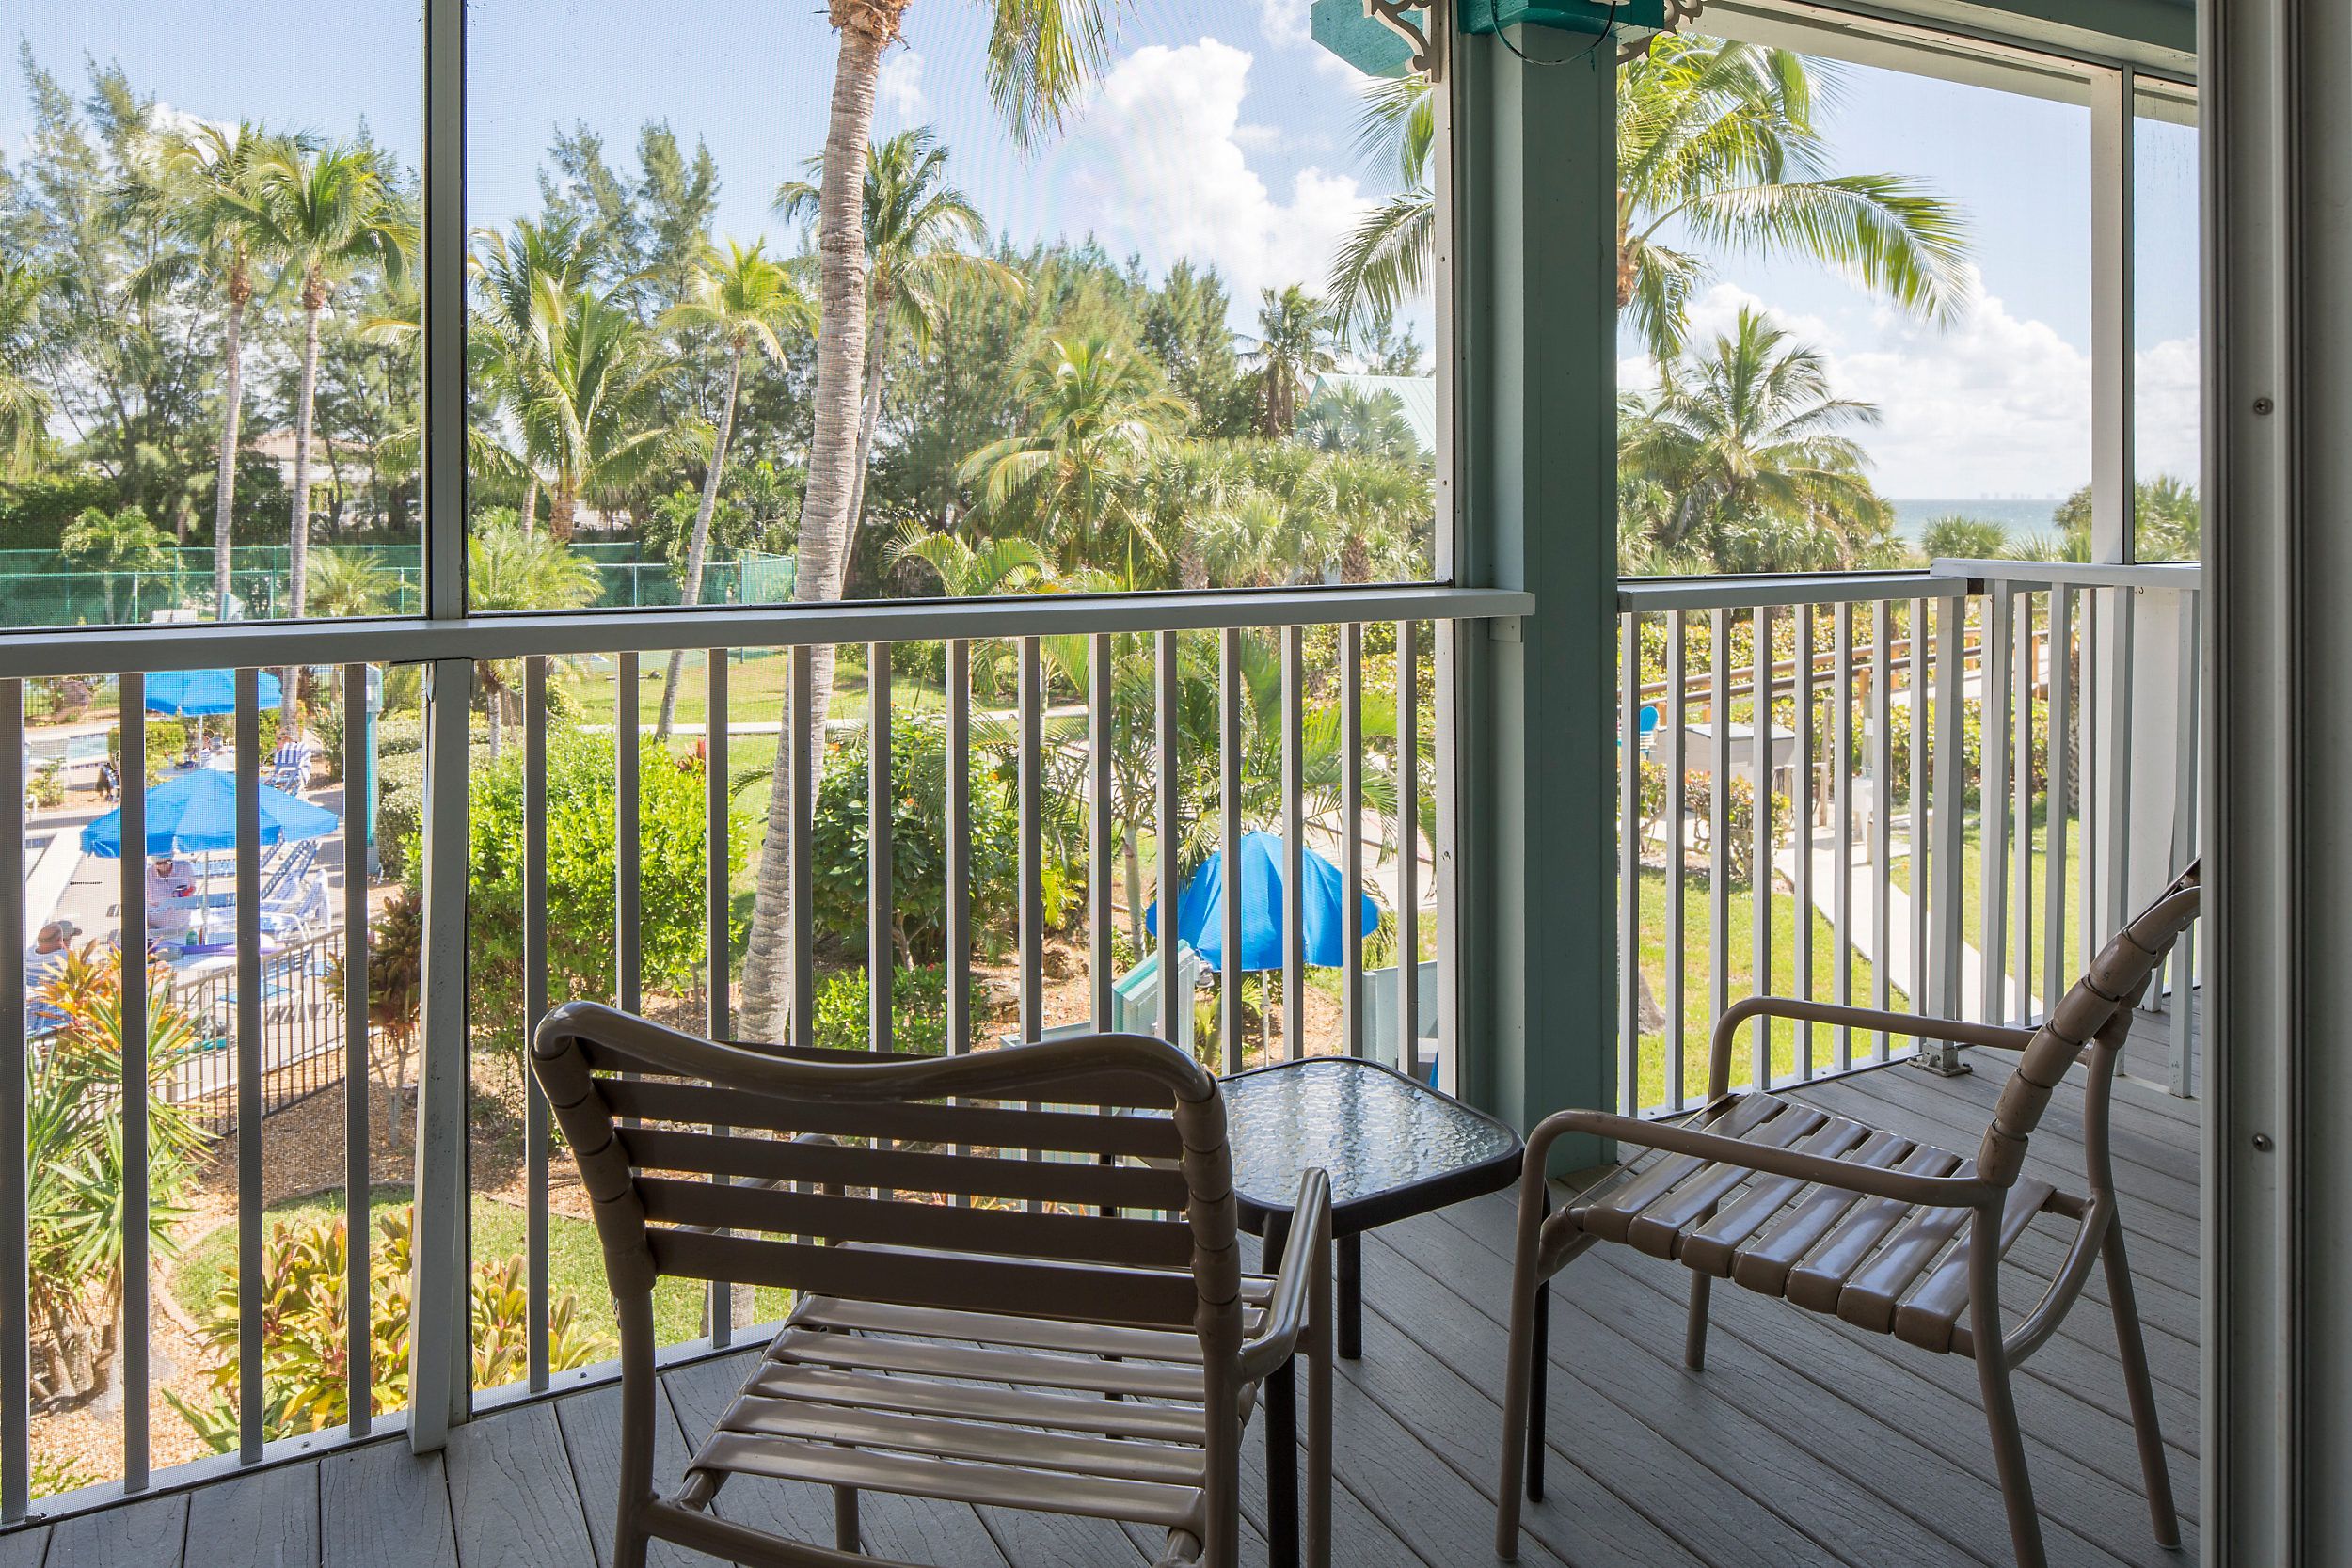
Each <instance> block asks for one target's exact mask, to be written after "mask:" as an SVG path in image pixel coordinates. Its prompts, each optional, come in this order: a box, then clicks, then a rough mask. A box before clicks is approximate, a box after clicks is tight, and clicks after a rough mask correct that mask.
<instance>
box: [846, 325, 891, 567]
mask: <svg viewBox="0 0 2352 1568" xmlns="http://www.w3.org/2000/svg"><path fill="white" fill-rule="evenodd" d="M889 307H890V302H889V301H888V300H878V301H876V302H875V307H874V312H873V319H872V321H871V323H870V325H867V327H866V386H865V388H864V396H863V405H862V406H861V407H860V408H859V410H858V424H857V471H856V476H855V478H854V479H852V480H851V482H850V528H851V529H853V530H854V529H856V528H857V527H859V526H860V525H861V524H863V523H864V522H865V521H866V472H867V470H868V468H869V467H871V465H872V464H873V461H874V432H875V431H876V430H877V429H879V428H880V427H881V425H882V354H883V348H884V344H885V342H886V341H887V340H888V338H889V336H890V332H889V328H888V327H887V326H886V325H884V323H883V319H882V312H883V311H884V310H886V309H889Z"/></svg>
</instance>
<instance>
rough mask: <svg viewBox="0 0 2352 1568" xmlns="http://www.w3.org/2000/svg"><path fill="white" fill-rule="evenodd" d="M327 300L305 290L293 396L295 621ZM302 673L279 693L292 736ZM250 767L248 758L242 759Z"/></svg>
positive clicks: (289, 566) (291, 669)
mask: <svg viewBox="0 0 2352 1568" xmlns="http://www.w3.org/2000/svg"><path fill="white" fill-rule="evenodd" d="M325 308H326V300H325V299H324V298H322V297H321V296H320V295H319V293H317V292H316V290H315V288H310V289H305V290H304V291H303V295H302V385H301V388H300V389H299V390H298V391H297V392H296V393H295V394H294V519H293V523H292V525H291V526H290V528H289V529H288V531H287V535H286V540H287V550H286V575H287V576H288V578H291V579H292V580H291V581H289V582H288V583H287V585H286V586H287V590H288V593H289V595H290V599H291V604H292V609H291V610H290V611H289V613H290V614H291V615H292V616H293V617H294V619H295V620H297V621H298V620H300V619H301V618H302V606H303V599H302V594H303V579H304V578H305V577H306V576H307V575H308V574H309V572H310V420H311V416H312V413H313V412H314V408H315V405H316V404H317V401H318V388H319V312H320V311H321V310H322V309H325ZM300 673H301V668H300V666H298V665H291V664H290V665H288V666H287V667H286V672H285V673H284V674H283V675H282V676H280V677H279V679H280V680H281V681H283V683H284V689H283V690H281V691H280V692H279V693H278V724H279V726H280V728H281V729H282V730H283V731H284V732H285V733H288V734H291V733H293V726H294V702H295V690H294V688H295V685H296V680H295V677H296V676H297V675H299V674H300ZM240 760H241V761H242V762H243V763H244V765H245V766H248V767H249V766H251V760H252V759H249V758H246V759H240Z"/></svg>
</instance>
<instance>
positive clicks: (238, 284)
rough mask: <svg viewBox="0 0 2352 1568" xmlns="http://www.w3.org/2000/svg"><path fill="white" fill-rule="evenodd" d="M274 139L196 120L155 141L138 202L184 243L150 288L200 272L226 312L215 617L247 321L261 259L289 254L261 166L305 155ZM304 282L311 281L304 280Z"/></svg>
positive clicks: (224, 615) (227, 539) (221, 601)
mask: <svg viewBox="0 0 2352 1568" xmlns="http://www.w3.org/2000/svg"><path fill="white" fill-rule="evenodd" d="M302 145H304V144H302V143H300V142H288V141H285V140H281V139H278V138H273V137H271V136H270V135H268V134H267V133H265V132H263V131H262V129H261V128H260V127H259V126H257V125H254V124H252V123H251V122H249V121H246V122H240V123H239V124H237V125H235V126H233V127H232V126H225V125H216V124H213V123H211V122H208V121H198V122H197V123H196V124H194V125H193V126H190V127H187V128H185V129H179V130H174V131H172V132H171V133H169V134H168V135H165V136H163V137H161V138H159V139H158V140H157V141H156V143H155V145H154V146H153V148H152V149H151V152H150V156H149V159H148V161H147V163H148V167H147V169H146V171H145V173H146V178H145V179H144V180H143V181H142V182H141V189H142V194H143V195H144V196H145V197H146V198H149V199H152V200H154V201H156V202H157V203H158V204H159V205H160V207H161V209H162V214H163V219H164V222H165V224H166V225H167V227H168V228H169V229H170V230H172V231H173V232H174V233H176V234H177V235H179V236H180V237H181V238H183V240H185V241H187V242H188V245H189V246H190V247H191V248H189V249H186V250H167V251H164V252H162V253H161V254H160V255H159V256H158V258H157V260H156V261H153V262H151V263H150V264H149V266H148V267H147V268H145V269H143V277H142V282H143V283H144V284H145V285H146V286H147V287H149V288H153V287H156V286H158V285H160V284H164V283H168V282H173V281H177V280H178V277H179V276H180V275H182V274H183V273H186V272H189V271H197V272H200V273H201V274H202V275H204V276H205V277H207V279H208V280H209V281H211V282H212V283H213V284H214V285H215V287H216V288H217V289H218V290H219V291H220V298H221V303H222V305H223V306H224V307H225V309H224V311H223V314H222V318H221V329H220V356H221V362H220V454H219V460H218V462H217V464H216V465H215V470H214V476H213V598H214V606H215V611H214V612H215V614H216V615H218V616H219V617H220V618H221V619H223V620H226V619H228V617H229V612H230V592H229V578H230V559H231V557H230V548H231V541H232V537H233V534H234V531H235V530H234V524H235V520H236V506H237V451H238V440H239V432H240V431H241V429H242V428H243V420H244V415H245V317H246V309H247V308H248V307H249V306H250V305H251V304H252V302H253V296H254V292H255V287H256V279H255V277H254V270H255V265H256V263H257V261H262V260H265V259H268V258H271V257H274V256H276V255H278V254H279V253H280V252H281V250H282V249H283V245H282V243H281V242H282V240H283V239H284V235H283V234H282V233H281V232H280V231H279V230H278V223H277V218H276V216H275V215H274V214H272V213H271V212H270V211H269V210H268V208H267V207H266V205H265V198H264V193H263V189H262V179H261V174H262V168H263V166H264V165H265V163H267V162H269V161H272V160H282V158H283V157H284V156H285V154H286V153H288V152H289V151H292V150H296V149H298V148H299V147H301V146H302ZM306 281H307V279H306Z"/></svg>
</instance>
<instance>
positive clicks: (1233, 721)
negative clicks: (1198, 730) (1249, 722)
mask: <svg viewBox="0 0 2352 1568" xmlns="http://www.w3.org/2000/svg"><path fill="white" fill-rule="evenodd" d="M1241 638H1242V634H1241V631H1240V630H1239V628H1237V627H1233V626H1228V627H1226V628H1225V632H1224V635H1223V636H1222V637H1220V638H1219V639H1218V640H1217V658H1216V704H1217V714H1216V745H1217V769H1218V772H1217V804H1218V807H1219V811H1220V817H1219V821H1218V824H1217V827H1218V832H1217V843H1218V845H1219V847H1221V848H1222V850H1223V852H1224V855H1225V860H1224V873H1225V898H1224V907H1223V908H1222V910H1220V911H1219V915H1220V917H1221V924H1220V926H1219V928H1218V931H1217V940H1218V943H1219V946H1220V948H1221V952H1220V953H1219V955H1218V958H1219V962H1218V966H1217V990H1218V993H1219V995H1220V997H1221V999H1222V1002H1223V1005H1222V1006H1219V1007H1218V1008H1217V1022H1218V1026H1219V1030H1220V1032H1221V1033H1222V1034H1223V1036H1224V1041H1225V1070H1226V1071H1227V1072H1239V1071H1240V1070H1241V1069H1242V1065H1243V1060H1244V1056H1245V1051H1244V1046H1245V1041H1244V1040H1243V1038H1242V1023H1243V1019H1242V1007H1241V986H1242V967H1241V895H1240V889H1241V787H1242V786H1241V763H1242V756H1241V747H1242V741H1241Z"/></svg>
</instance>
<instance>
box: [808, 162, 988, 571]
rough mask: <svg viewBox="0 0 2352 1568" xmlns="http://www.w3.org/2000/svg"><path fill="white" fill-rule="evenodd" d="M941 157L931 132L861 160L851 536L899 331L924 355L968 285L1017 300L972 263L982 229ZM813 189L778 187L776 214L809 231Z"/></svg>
mask: <svg viewBox="0 0 2352 1568" xmlns="http://www.w3.org/2000/svg"><path fill="white" fill-rule="evenodd" d="M809 173H810V174H812V175H815V176H817V177H818V178H819V179H821V178H822V176H823V173H824V160H823V159H822V158H821V157H820V158H812V159H810V160H809ZM946 175H947V150H946V148H945V147H942V146H941V145H939V137H938V135H937V134H936V133H934V132H933V131H932V130H931V129H930V127H929V126H921V127H917V128H916V129H914V130H912V131H901V132H899V133H898V135H895V136H892V137H890V138H888V139H887V140H884V141H881V142H877V143H875V144H874V145H873V146H872V147H870V148H868V149H867V150H866V191H865V230H866V372H865V378H864V381H865V386H864V402H863V404H862V405H861V407H860V410H859V415H858V432H857V457H856V459H855V464H854V475H853V477H852V479H851V482H850V483H851V490H850V512H849V517H850V525H851V526H852V527H854V526H855V525H856V524H857V523H859V522H860V521H862V520H863V519H864V517H865V514H866V476H867V474H868V472H869V471H870V470H871V467H872V464H873V455H874V432H875V431H876V430H877V429H878V428H879V427H880V425H881V423H882V367H883V365H884V364H885V363H887V362H888V354H889V346H890V340H891V338H892V336H893V335H894V334H896V333H899V332H903V333H905V334H906V335H908V336H909V337H910V338H912V339H913V340H914V343H915V345H916V347H918V348H921V349H929V348H930V343H931V337H932V334H934V333H935V332H937V331H938V329H939V325H940V323H941V322H942V321H943V320H945V318H946V310H947V304H948V301H949V299H950V298H951V297H952V296H953V294H954V293H955V291H956V289H957V288H958V287H959V286H961V285H964V284H973V285H977V286H979V287H982V288H988V289H993V290H995V291H997V292H998V293H1003V294H1005V295H1007V296H1009V297H1012V298H1018V297H1019V296H1020V294H1021V293H1022V292H1023V288H1024V285H1023V283H1022V281H1021V278H1020V277H1019V275H1018V274H1016V273H1014V272H1013V271H1012V270H1011V269H1010V268H1009V267H1006V266H1004V265H1002V264H1001V263H999V262H996V261H991V260H989V259H988V258H987V257H985V256H978V255H975V254H973V253H972V252H973V251H975V250H977V248H978V247H979V245H981V244H982V243H983V242H984V241H985V240H986V238H987V234H988V230H987V226H986V225H985V224H983V223H982V222H981V221H980V213H979V209H978V208H977V207H976V206H974V205H973V204H972V198H970V197H967V196H966V195H964V193H963V192H961V190H958V189H956V188H955V187H954V186H952V185H947V184H946V183H944V182H945V180H946ZM775 211H776V213H777V214H778V215H779V216H781V217H784V218H787V219H789V220H792V221H795V222H802V223H806V222H809V221H810V220H812V219H814V218H815V216H816V215H817V211H818V185H817V184H816V183H813V182H810V181H807V180H790V181H787V182H785V183H784V184H782V185H781V186H779V187H777V190H776V200H775Z"/></svg>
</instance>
